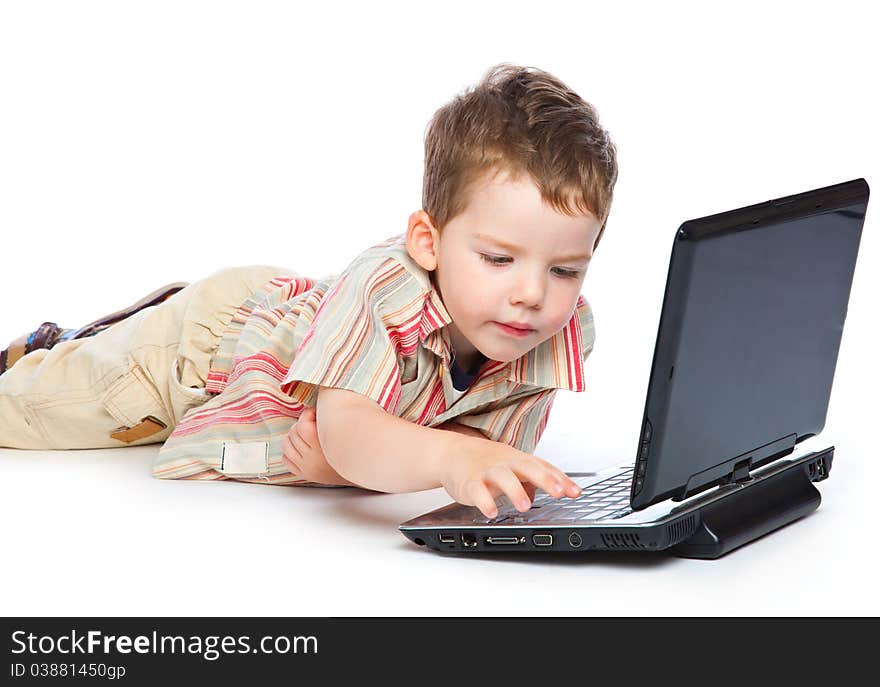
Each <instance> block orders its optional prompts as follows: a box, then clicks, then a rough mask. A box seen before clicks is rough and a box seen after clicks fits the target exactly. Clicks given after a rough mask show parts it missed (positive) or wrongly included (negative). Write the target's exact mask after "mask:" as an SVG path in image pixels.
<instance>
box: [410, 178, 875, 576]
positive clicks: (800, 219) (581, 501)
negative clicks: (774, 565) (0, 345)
mask: <svg viewBox="0 0 880 687" xmlns="http://www.w3.org/2000/svg"><path fill="white" fill-rule="evenodd" d="M868 196H869V188H868V184H867V182H866V181H865V180H864V179H854V180H852V181H847V182H844V183H840V184H836V185H833V186H826V187H823V188H818V189H814V190H811V191H806V192H804V193H799V194H796V195H792V196H786V197H783V198H776V199H774V200H767V201H764V202H762V203H758V204H755V205H749V206H746V207H742V208H738V209H735V210H730V211H729V212H723V213H720V214H715V215H709V216H707V217H701V218H699V219H692V220H689V221H686V222H684V223H683V224H682V225H681V226H680V227H679V228H678V230H677V231H676V232H675V238H674V241H673V245H672V255H671V258H670V263H669V272H668V274H667V280H666V290H665V294H664V297H663V306H662V310H661V315H660V325H659V329H658V332H657V340H656V343H655V348H654V359H653V363H652V366H651V373H650V377H649V380H648V392H647V399H646V401H645V410H644V414H643V417H642V423H641V428H640V434H639V438H638V442H637V443H636V446H635V451H634V453H635V455H634V456H628V457H626V458H622V459H621V460H620V461H619V462H618V463H617V464H615V465H611V466H609V467H607V468H605V469H602V470H599V471H597V472H595V473H568V474H569V476H570V477H571V479H573V480H574V481H575V482H577V483H578V485H579V486H580V487H581V490H582V493H581V495H580V496H579V497H577V498H565V497H564V498H553V497H551V496H550V495H549V494H547V493H546V492H544V491H543V490H541V489H538V490H537V491H536V493H535V498H534V500H533V502H532V507H531V508H530V509H529V510H528V511H526V512H520V511H518V510H516V508H514V507H513V505H512V504H511V503H510V501H509V499H508V498H507V497H506V496H501V497H499V498H498V499H497V503H498V513H497V515H496V517H495V518H491V519H490V518H486V517H485V515H483V513H482V512H480V511H479V510H478V509H477V508H475V507H471V506H464V505H461V504H459V503H452V504H450V505H448V506H444V507H442V508H438V509H436V510H433V511H431V512H429V513H425V514H423V515H420V516H418V517H415V518H413V519H411V520H408V521H406V522H404V523H403V524H401V525H400V531H401V532H402V533H403V534H404V535H405V536H406V537H407V538H409V539H410V540H411V541H413V542H414V543H416V544H418V545H420V546H426V547H428V548H430V549H433V550H435V551H439V552H449V553H470V554H473V553H480V552H493V553H494V552H516V551H531V552H542V551H554V552H556V551H565V552H586V551H597V550H616V551H620V550H628V551H634V550H638V551H661V550H669V552H670V553H674V554H675V555H681V556H685V557H692V558H717V557H719V556H721V555H724V554H726V553H727V552H729V551H731V550H733V549H735V548H737V547H739V546H742V545H743V544H746V543H748V542H749V541H752V540H754V539H756V538H758V537H760V536H763V535H764V534H766V533H768V532H770V531H772V530H774V529H777V528H778V527H781V526H782V525H784V524H787V523H788V522H791V521H793V520H796V519H798V518H800V517H803V516H804V515H807V514H808V513H810V512H812V511H813V510H815V509H816V508H817V507H818V505H819V502H820V500H821V497H820V495H819V491H818V490H817V489H816V487H815V486H814V483H815V482H819V481H822V480H824V479H826V478H827V477H828V476H829V473H830V469H831V463H832V459H833V455H834V447H833V446H824V447H823V446H822V444H823V443H826V442H824V441H820V439H819V437H818V435H819V434H820V433H821V432H822V430H823V428H824V425H825V418H826V415H827V411H828V401H829V397H830V395H831V386H832V380H833V377H834V369H835V366H836V364H837V355H838V351H839V348H840V340H841V335H842V332H843V325H844V321H845V319H846V312H847V305H848V302H849V294H850V288H851V286H852V279H853V272H854V269H855V263H856V256H857V254H858V249H859V242H860V239H861V233H862V226H863V224H864V220H865V213H866V211H867V205H868Z"/></svg>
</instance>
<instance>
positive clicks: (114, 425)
mask: <svg viewBox="0 0 880 687" xmlns="http://www.w3.org/2000/svg"><path fill="white" fill-rule="evenodd" d="M289 274H291V272H290V271H289V270H285V269H283V268H280V267H272V266H267V265H255V266H248V267H232V268H228V269H224V270H220V271H218V272H215V273H214V274H212V275H211V276H209V277H207V278H205V279H201V280H199V281H197V282H194V283H192V284H190V285H189V286H187V287H186V288H184V289H182V290H180V291H178V292H177V293H176V294H174V295H173V296H171V297H170V298H168V299H167V300H165V301H164V302H162V303H160V304H159V305H154V306H151V307H149V308H144V309H143V310H141V311H140V312H137V313H135V314H134V315H132V316H131V317H128V318H126V319H125V320H122V321H121V322H117V323H116V324H114V325H112V326H111V327H108V328H107V329H105V330H104V331H102V332H99V333H98V334H96V335H94V336H92V337H88V338H85V339H75V340H72V341H63V342H61V343H58V344H56V345H55V346H54V348H52V349H49V350H46V349H39V350H36V351H32V352H31V353H28V354H27V355H25V356H24V357H22V358H21V359H20V360H18V361H17V362H16V363H15V364H14V365H13V366H12V367H11V368H9V369H8V370H7V371H6V372H5V373H3V374H0V447H7V448H23V449H87V448H111V447H119V446H135V445H139V444H150V443H161V442H164V441H165V439H167V438H168V436H169V435H170V434H171V432H172V431H173V430H174V427H175V426H176V425H177V423H178V422H179V421H180V419H181V418H182V417H183V415H184V414H185V413H186V412H187V411H188V410H189V409H191V408H193V407H196V406H199V405H201V404H202V403H204V402H205V401H207V400H208V398H210V397H209V396H208V395H207V394H206V392H205V390H204V386H205V380H206V379H207V376H208V371H209V369H210V363H211V356H212V355H213V354H214V352H215V351H216V350H217V346H218V345H219V343H220V337H221V335H222V334H223V330H224V329H225V328H226V326H227V325H228V324H229V322H230V321H231V320H232V317H233V315H234V314H235V312H236V310H237V309H238V307H239V306H240V305H241V304H242V303H244V301H245V300H246V299H247V298H248V297H249V296H251V295H252V294H253V293H254V292H256V291H257V289H259V288H260V287H261V286H263V285H265V284H266V282H268V281H269V280H270V279H272V278H273V277H276V276H283V275H289ZM147 416H153V417H155V418H157V419H158V420H160V421H161V422H162V423H164V424H165V425H166V427H165V429H162V430H161V431H159V432H157V433H155V434H152V435H150V436H145V437H142V438H140V439H136V440H134V441H131V442H130V443H125V442H123V441H121V440H119V439H114V438H112V437H111V436H110V435H111V434H112V433H114V432H117V431H118V430H120V429H121V428H125V427H135V426H136V425H138V424H139V423H140V422H141V420H142V419H143V418H145V417H147Z"/></svg>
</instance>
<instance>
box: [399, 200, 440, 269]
mask: <svg viewBox="0 0 880 687" xmlns="http://www.w3.org/2000/svg"><path fill="white" fill-rule="evenodd" d="M439 248H440V232H438V231H437V230H436V229H435V228H434V224H433V222H431V217H430V216H429V215H428V213H427V212H425V211H424V210H416V211H415V212H414V213H412V214H411V215H410V216H409V226H408V227H407V230H406V250H407V252H408V253H409V254H410V257H412V259H413V260H415V261H416V262H417V263H418V264H419V265H421V266H422V267H423V268H424V269H425V270H427V271H428V272H433V271H434V270H435V269H437V252H438V251H439Z"/></svg>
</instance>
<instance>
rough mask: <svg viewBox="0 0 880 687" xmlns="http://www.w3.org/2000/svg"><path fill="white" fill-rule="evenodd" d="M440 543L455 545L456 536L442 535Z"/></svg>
mask: <svg viewBox="0 0 880 687" xmlns="http://www.w3.org/2000/svg"><path fill="white" fill-rule="evenodd" d="M440 543H441V544H454V543H455V536H454V535H452V534H441V535H440Z"/></svg>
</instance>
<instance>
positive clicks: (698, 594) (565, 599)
mask: <svg viewBox="0 0 880 687" xmlns="http://www.w3.org/2000/svg"><path fill="white" fill-rule="evenodd" d="M578 403H582V401H581V400H580V399H573V400H567V399H563V401H562V403H560V405H559V409H558V410H556V411H554V412H555V413H556V415H555V419H552V420H551V426H550V427H548V433H547V434H546V435H545V437H544V440H543V441H542V444H541V446H540V447H539V448H540V451H539V455H542V456H544V457H547V458H548V459H549V457H550V456H558V457H559V458H558V459H557V462H558V463H559V464H560V465H562V466H563V467H565V468H567V469H574V468H580V469H588V468H590V467H600V466H603V465H606V464H609V463H613V462H615V455H616V456H617V457H619V455H621V453H623V454H626V455H629V453H631V451H630V450H629V449H630V448H631V447H630V446H629V444H630V443H632V442H631V441H626V442H624V441H618V442H617V448H615V447H613V446H610V445H606V447H605V448H603V446H602V441H603V440H604V439H603V437H602V436H600V438H599V440H598V445H597V446H594V447H591V449H590V451H589V459H588V460H585V459H578V454H579V453H583V451H582V450H581V451H577V452H576V451H575V450H574V448H573V441H572V439H573V431H568V430H564V429H562V428H565V427H576V426H577V423H576V422H575V421H574V419H575V418H573V417H572V413H574V412H575V411H577V412H583V407H584V406H583V405H577V404H578ZM578 409H580V410H578ZM566 416H567V418H568V419H567V420H566V419H565V418H566ZM837 437H838V438H837V440H836V441H835V442H834V445H835V446H836V449H837V455H836V461H835V463H834V466H833V469H832V473H831V478H830V479H829V480H827V481H825V482H823V483H821V484H819V485H818V486H819V489H820V491H821V492H822V495H823V503H822V505H821V506H820V508H819V510H818V511H816V512H815V513H813V514H812V515H810V516H808V517H807V518H805V519H803V520H800V521H798V522H796V523H794V524H792V525H790V526H788V527H786V528H784V529H782V530H779V531H777V532H775V533H773V534H771V535H769V536H766V537H764V538H763V539H761V540H759V541H757V542H755V543H753V544H751V545H749V546H747V547H744V548H742V549H740V550H737V551H735V552H733V553H731V554H729V555H728V556H726V557H724V558H722V559H719V560H717V561H696V560H686V559H679V558H674V557H671V556H668V555H662V554H661V555H657V554H630V553H617V554H615V553H602V554H585V555H578V554H574V555H568V554H550V555H533V554H525V553H520V554H492V555H491V556H482V557H479V558H477V557H462V556H455V555H451V554H443V555H439V554H436V553H434V552H432V551H430V550H428V549H426V548H424V547H419V546H416V545H415V544H413V543H411V542H409V541H408V540H407V539H406V538H405V537H404V536H403V535H402V534H400V532H399V531H398V530H397V526H398V525H399V524H400V523H401V522H403V521H404V520H406V519H408V518H410V517H413V516H415V515H418V514H420V513H422V512H425V511H427V510H429V509H432V508H434V507H437V506H441V505H444V504H446V503H448V502H449V500H450V499H449V498H448V496H447V495H446V493H445V492H444V491H443V490H442V489H436V490H432V491H427V492H421V493H414V494H377V493H373V492H366V491H362V490H356V489H307V488H286V487H271V486H262V485H255V484H244V483H235V482H222V483H204V484H202V483H192V482H182V481H180V482H175V481H163V480H157V479H153V478H152V477H151V476H150V469H149V468H150V464H151V461H152V459H153V456H154V455H155V452H156V447H153V446H142V447H133V448H123V449H107V450H96V451H54V452H53V451H46V452H42V451H39V452H32V451H14V450H6V449H4V450H0V510H2V516H3V536H2V544H3V557H2V560H3V565H2V568H0V580H2V584H0V609H2V615H4V616H14V615H35V616H44V615H61V616H65V615H109V616H127V615H172V616H189V615H214V616H219V615H233V616H237V615H257V616H287V615H290V616H306V615H308V616H343V615H354V616H361V615H441V616H445V615H560V616H562V615H616V614H625V615H630V614H633V615H638V614H648V615H653V614H668V615H679V614H694V615H715V614H721V615H726V614H732V615H740V614H758V615H780V614H781V615H811V614H819V615H825V614H833V615H837V614H844V615H849V614H853V615H868V614H872V615H876V614H877V613H878V612H880V594H878V591H877V585H876V570H877V566H876V563H877V559H878V556H877V554H876V543H875V542H876V538H875V537H873V536H872V533H873V531H874V525H873V523H874V522H875V520H876V516H875V514H874V510H873V508H872V505H873V504H872V498H871V493H872V489H871V488H868V486H867V485H869V484H876V483H877V481H878V476H880V475H878V467H877V462H876V461H874V460H872V458H873V456H869V455H868V453H867V451H868V447H867V446H866V445H865V442H856V441H854V440H847V438H846V436H845V435H844V436H843V437H841V436H840V435H839V434H838V435H837ZM606 443H607V442H606ZM829 443H831V442H829ZM858 444H861V445H858ZM576 463H577V464H576Z"/></svg>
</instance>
